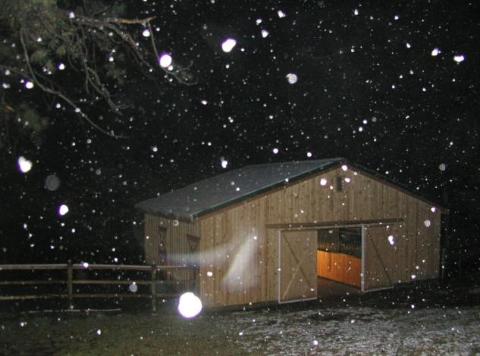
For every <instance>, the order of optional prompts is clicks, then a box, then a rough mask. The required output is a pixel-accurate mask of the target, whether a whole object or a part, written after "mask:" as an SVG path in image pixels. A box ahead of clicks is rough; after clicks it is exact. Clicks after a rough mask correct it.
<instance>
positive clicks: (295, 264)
mask: <svg viewBox="0 0 480 356" xmlns="http://www.w3.org/2000/svg"><path fill="white" fill-rule="evenodd" d="M279 246H280V260H279V264H280V267H279V273H280V276H279V283H280V286H279V302H282V303H286V302H291V301H298V300H305V299H313V298H316V297H317V274H316V270H315V260H316V256H315V252H316V249H317V234H316V232H315V231H299V230H295V231H284V232H283V233H282V234H281V236H280V241H279Z"/></svg>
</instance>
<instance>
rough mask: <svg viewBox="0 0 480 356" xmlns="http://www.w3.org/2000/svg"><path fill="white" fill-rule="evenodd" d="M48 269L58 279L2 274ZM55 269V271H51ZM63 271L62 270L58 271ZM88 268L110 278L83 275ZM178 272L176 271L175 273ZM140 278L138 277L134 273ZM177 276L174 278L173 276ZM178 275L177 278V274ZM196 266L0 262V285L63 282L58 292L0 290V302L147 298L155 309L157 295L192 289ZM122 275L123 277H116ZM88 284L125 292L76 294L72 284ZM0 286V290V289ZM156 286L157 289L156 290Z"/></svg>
mask: <svg viewBox="0 0 480 356" xmlns="http://www.w3.org/2000/svg"><path fill="white" fill-rule="evenodd" d="M28 271H30V272H39V271H42V272H44V273H45V272H50V273H57V275H58V274H60V275H62V274H63V277H64V278H62V277H61V276H60V277H58V278H51V277H49V278H44V279H42V278H38V276H37V277H36V278H29V279H23V280H14V279H13V278H12V277H15V276H12V275H10V276H4V274H5V273H4V272H14V273H15V272H16V274H17V275H18V274H22V273H23V274H24V273H25V272H28ZM54 271H56V272H54ZM62 271H63V272H62ZM79 271H82V272H79ZM91 271H107V272H110V273H109V274H110V276H108V277H110V279H102V278H101V276H99V273H98V272H96V273H95V274H96V275H95V278H93V279H92V278H86V276H87V275H88V273H89V272H91ZM115 272H116V273H119V272H120V273H121V275H117V278H116V279H112V278H111V274H112V273H115ZM179 272H180V273H179ZM128 273H135V274H136V276H134V278H131V277H126V278H125V274H128ZM139 274H140V275H143V278H138V277H139V276H138V275H139ZM176 275H177V277H176ZM178 275H180V277H178ZM197 276H198V269H197V268H195V267H190V266H156V265H152V266H147V265H108V264H87V263H82V264H67V263H64V264H14V265H0V288H1V289H4V288H5V286H7V287H18V286H34V287H35V288H38V287H39V286H42V285H63V286H64V287H63V288H62V292H59V293H30V294H25V293H21V292H16V293H10V295H5V294H4V293H3V292H0V301H14V300H35V299H51V298H61V299H62V298H63V299H67V300H68V307H69V308H70V309H73V308H74V299H80V298H118V299H123V298H148V299H151V305H152V311H156V309H157V300H158V298H163V299H166V298H175V297H177V296H178V295H180V294H181V293H182V292H184V291H187V290H190V291H192V290H194V289H195V288H196V280H197ZM120 277H124V278H120ZM80 285H84V286H86V285H90V286H97V287H99V286H109V285H110V286H112V285H113V286H121V285H125V292H120V293H117V292H115V293H100V292H98V289H99V288H96V289H97V290H94V291H93V292H92V291H90V292H89V293H79V292H78V291H77V290H75V288H74V286H80ZM140 286H147V287H146V289H147V292H145V291H143V292H139V288H140ZM160 286H163V287H165V286H169V288H168V290H165V288H163V289H162V288H159V287H160ZM1 289H0V290H1ZM159 289H160V290H159Z"/></svg>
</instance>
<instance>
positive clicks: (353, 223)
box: [137, 158, 446, 307]
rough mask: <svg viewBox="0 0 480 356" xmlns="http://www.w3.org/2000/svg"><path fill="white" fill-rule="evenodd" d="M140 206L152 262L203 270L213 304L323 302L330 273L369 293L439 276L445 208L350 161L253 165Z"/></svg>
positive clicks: (206, 300) (201, 280)
mask: <svg viewBox="0 0 480 356" xmlns="http://www.w3.org/2000/svg"><path fill="white" fill-rule="evenodd" d="M137 208H138V209H140V210H141V211H142V212H143V213H144V214H145V247H144V248H145V258H146V261H147V262H148V263H152V264H167V265H168V264H170V265H172V264H173V265H174V264H179V263H181V264H188V265H195V266H198V267H199V272H198V274H197V277H196V278H197V281H196V282H197V283H196V285H197V291H196V293H198V295H199V297H200V298H201V300H202V302H203V304H204V306H207V307H220V306H233V305H248V304H255V303H271V302H273V303H286V302H294V301H304V300H309V299H315V298H317V296H318V293H319V292H320V290H318V288H319V287H318V286H319V285H320V286H321V284H319V283H318V281H319V280H323V279H325V280H330V281H335V282H337V283H341V284H343V285H348V286H351V287H353V288H356V290H358V291H359V292H368V291H373V290H378V289H382V288H392V287H393V286H395V285H396V284H399V283H407V282H412V281H418V280H426V279H436V278H438V277H439V270H440V233H441V215H442V213H445V212H446V211H445V210H444V209H442V208H441V207H439V206H438V205H436V204H434V203H432V202H430V201H428V200H425V199H423V198H421V197H420V196H418V195H417V194H415V193H412V192H409V191H407V190H406V189H404V188H402V187H400V186H398V185H395V184H393V183H391V182H389V181H388V180H386V179H385V178H383V177H380V176H378V175H377V174H372V173H371V172H369V171H368V170H366V169H364V168H361V167H359V166H356V165H354V164H351V163H349V162H347V161H346V160H345V159H342V158H334V159H323V160H310V161H295V162H285V163H271V164H260V165H250V166H246V167H243V168H240V169H236V170H231V171H228V172H226V173H223V174H220V175H217V176H214V177H212V178H209V179H205V180H202V181H200V182H197V183H194V184H191V185H189V186H186V187H184V188H182V189H179V190H176V191H172V192H169V193H166V194H164V195H160V196H159V197H156V198H153V199H149V200H145V201H143V202H141V203H139V204H137ZM169 278H177V279H182V278H187V277H186V276H185V272H183V274H182V272H178V273H176V274H175V273H173V275H171V276H170V277H169ZM320 288H322V287H320Z"/></svg>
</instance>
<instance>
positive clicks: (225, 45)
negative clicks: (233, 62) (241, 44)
mask: <svg viewBox="0 0 480 356" xmlns="http://www.w3.org/2000/svg"><path fill="white" fill-rule="evenodd" d="M236 45H237V41H236V40H234V39H233V38H227V39H226V40H225V41H223V42H222V51H223V52H225V53H229V52H231V51H232V49H233V47H235V46H236Z"/></svg>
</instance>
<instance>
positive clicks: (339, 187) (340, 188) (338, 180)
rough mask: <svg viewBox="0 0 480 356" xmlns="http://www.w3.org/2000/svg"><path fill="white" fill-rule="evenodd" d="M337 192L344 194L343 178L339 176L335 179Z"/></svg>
mask: <svg viewBox="0 0 480 356" xmlns="http://www.w3.org/2000/svg"><path fill="white" fill-rule="evenodd" d="M335 191H337V192H343V177H342V176H337V177H336V179H335Z"/></svg>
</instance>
